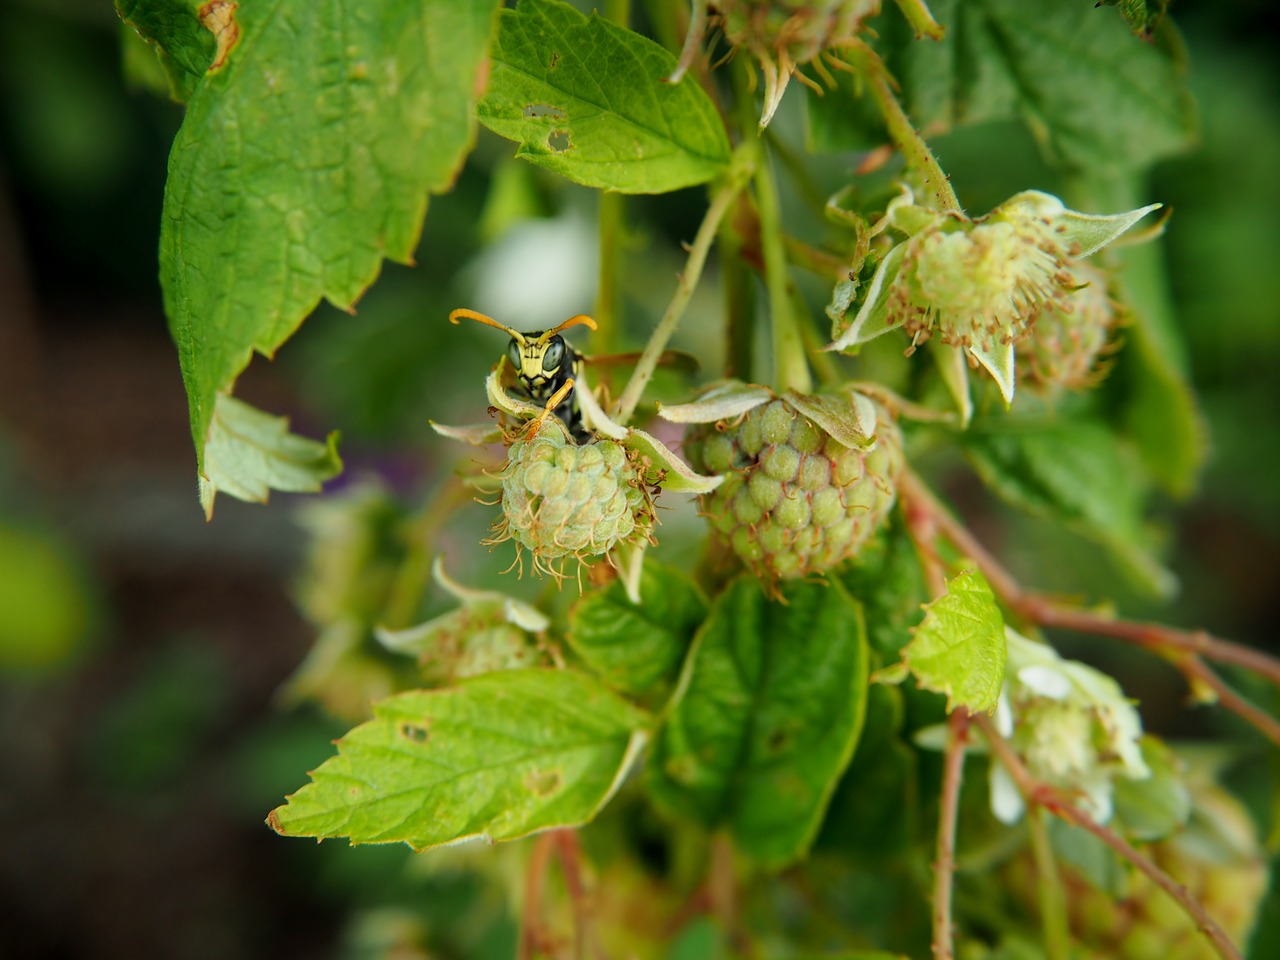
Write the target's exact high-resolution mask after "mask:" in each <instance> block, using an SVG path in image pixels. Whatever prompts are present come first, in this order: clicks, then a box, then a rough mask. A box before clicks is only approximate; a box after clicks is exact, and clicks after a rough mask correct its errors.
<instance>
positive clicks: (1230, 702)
mask: <svg viewBox="0 0 1280 960" xmlns="http://www.w3.org/2000/svg"><path fill="white" fill-rule="evenodd" d="M1178 667H1179V669H1180V670H1181V671H1182V675H1183V676H1184V677H1186V678H1187V680H1188V682H1190V683H1191V684H1192V685H1193V686H1194V684H1195V683H1197V682H1199V683H1202V684H1204V685H1205V686H1206V687H1208V688H1209V689H1210V690H1212V691H1213V692H1214V694H1215V695H1216V696H1217V700H1218V702H1219V703H1220V704H1222V706H1223V708H1224V709H1227V710H1230V711H1231V712H1232V713H1234V714H1235V715H1236V716H1237V717H1239V718H1240V719H1242V720H1244V721H1245V723H1249V724H1252V725H1253V726H1254V727H1256V728H1257V730H1258V731H1259V732H1260V733H1261V734H1262V735H1263V736H1264V737H1266V738H1267V739H1268V740H1270V741H1271V742H1272V743H1274V744H1275V745H1276V746H1278V747H1280V721H1277V720H1276V718H1275V717H1273V716H1271V714H1269V713H1267V712H1266V711H1265V710H1263V709H1262V708H1261V707H1259V706H1257V705H1256V704H1253V703H1250V702H1249V700H1248V699H1246V698H1245V697H1243V696H1241V695H1240V694H1239V693H1237V692H1236V691H1235V689H1234V688H1232V687H1231V685H1230V684H1228V683H1227V682H1226V681H1225V680H1223V679H1222V678H1221V677H1220V676H1218V674H1217V673H1216V672H1214V670H1213V668H1211V667H1210V666H1209V665H1208V664H1206V663H1205V662H1204V661H1203V660H1201V659H1200V658H1199V657H1196V656H1189V655H1188V656H1182V657H1180V658H1179V660H1178Z"/></svg>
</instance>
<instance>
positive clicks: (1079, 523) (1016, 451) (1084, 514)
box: [962, 419, 1174, 595]
mask: <svg viewBox="0 0 1280 960" xmlns="http://www.w3.org/2000/svg"><path fill="white" fill-rule="evenodd" d="M962 442H963V443H964V449H965V452H966V453H967V454H968V456H969V460H970V462H971V463H972V464H973V466H974V469H975V470H977V472H978V475H979V476H980V477H981V478H982V480H983V482H984V483H986V484H987V486H988V487H990V488H991V489H992V490H993V491H995V492H996V493H997V494H998V495H999V496H1000V497H1001V498H1002V499H1004V500H1005V501H1007V502H1008V503H1010V504H1012V505H1013V506H1015V507H1019V508H1020V509H1023V510H1025V511H1027V512H1028V513H1031V514H1032V515H1035V516H1040V517H1045V518H1048V519H1050V520H1052V521H1054V522H1056V523H1060V524H1062V525H1064V526H1065V527H1067V528H1068V529H1070V530H1072V531H1074V532H1075V533H1077V534H1079V535H1080V536H1083V537H1086V538H1088V539H1090V540H1092V541H1094V542H1095V543H1098V544H1101V545H1102V546H1104V547H1106V548H1107V550H1108V551H1110V552H1111V554H1112V555H1113V556H1115V557H1116V559H1117V560H1118V561H1119V562H1120V563H1121V565H1122V566H1123V569H1124V570H1125V571H1126V572H1127V573H1129V574H1131V576H1132V578H1133V580H1134V582H1135V585H1137V586H1141V587H1143V588H1144V589H1146V590H1147V591H1148V592H1153V593H1156V594H1159V595H1165V594H1168V593H1169V592H1171V591H1172V590H1173V587H1174V583H1173V579H1172V574H1170V573H1169V572H1168V571H1167V570H1165V569H1164V568H1163V567H1161V566H1160V564H1159V563H1158V562H1157V561H1156V559H1155V558H1154V557H1153V556H1152V555H1151V553H1150V552H1149V550H1150V548H1149V539H1150V538H1149V536H1148V535H1147V533H1146V531H1145V529H1144V526H1143V519H1142V508H1143V504H1144V502H1145V498H1146V490H1145V483H1144V480H1143V474H1142V470H1141V469H1140V468H1139V466H1138V464H1137V463H1135V462H1134V458H1133V457H1132V456H1130V455H1129V452H1128V451H1127V450H1126V449H1125V448H1124V447H1123V445H1122V441H1121V439H1120V438H1119V437H1118V436H1117V435H1116V434H1115V433H1114V432H1113V431H1111V430H1110V429H1108V428H1107V427H1106V426H1104V425H1103V424H1101V423H1098V422H1096V421H1091V420H1066V419H1056V420H1048V421H1040V420H1011V419H1001V420H995V419H993V420H988V421H983V422H981V423H977V424H975V425H974V426H973V427H972V428H971V429H970V430H969V431H968V433H966V434H965V435H964V436H963V438H962Z"/></svg>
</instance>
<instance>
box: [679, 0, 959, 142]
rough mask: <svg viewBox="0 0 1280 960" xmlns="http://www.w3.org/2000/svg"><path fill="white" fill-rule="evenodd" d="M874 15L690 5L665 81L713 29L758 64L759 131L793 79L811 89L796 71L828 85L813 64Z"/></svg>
mask: <svg viewBox="0 0 1280 960" xmlns="http://www.w3.org/2000/svg"><path fill="white" fill-rule="evenodd" d="M917 6H922V5H917ZM879 12H880V0H715V2H712V3H711V4H710V11H708V3H707V0H693V3H692V14H691V16H690V19H689V35H688V37H687V38H686V39H685V43H684V49H683V50H682V52H681V55H680V62H679V65H678V66H677V67H676V70H675V72H674V73H672V75H671V77H670V80H671V81H672V82H675V81H678V80H679V79H680V77H681V76H683V75H684V72H685V71H686V70H687V69H688V68H689V65H690V64H691V63H692V62H693V59H694V57H695V56H696V55H697V51H698V48H699V46H700V45H701V42H702V38H703V36H704V35H705V34H706V32H707V28H708V26H718V27H719V28H720V29H721V30H722V31H723V33H724V38H725V40H726V41H727V42H728V44H729V45H730V46H731V47H733V48H734V49H735V50H742V51H745V52H747V53H749V54H750V55H751V56H752V57H753V58H754V59H755V60H756V62H757V64H759V67H760V72H761V74H762V75H763V77H764V108H763V111H762V113H761V116H760V126H761V127H766V126H768V125H769V121H770V120H772V119H773V114H774V112H775V111H776V110H777V109H778V104H779V103H781V102H782V95H783V93H785V92H786V89H787V84H788V83H789V82H790V80H791V78H792V77H793V76H795V77H798V78H799V79H800V81H801V82H803V83H806V84H808V85H809V86H814V87H816V84H815V83H814V81H813V80H811V79H809V78H807V77H805V76H804V74H802V73H800V72H799V71H800V68H801V67H802V66H805V65H807V64H813V65H814V69H815V72H816V73H818V74H819V76H821V77H823V78H825V79H826V80H827V81H828V82H830V76H829V74H828V72H827V70H826V67H824V66H822V63H821V60H820V59H819V58H820V57H821V56H822V55H823V54H824V53H825V52H827V51H831V50H838V49H840V48H842V47H846V46H848V45H850V44H852V43H855V42H856V37H857V35H858V33H859V32H861V30H862V27H863V22H864V21H865V20H867V19H868V18H869V17H872V16H875V15H876V14H877V13H879ZM709 14H710V15H709ZM926 20H927V24H928V26H926V28H925V29H926V32H929V33H930V34H931V35H933V36H934V37H935V38H938V37H941V35H942V32H941V27H939V26H938V25H937V23H935V22H934V21H933V20H932V18H925V20H920V21H919V23H925V21H926ZM913 22H914V21H913ZM916 25H917V29H919V24H916Z"/></svg>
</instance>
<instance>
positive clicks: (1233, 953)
mask: <svg viewBox="0 0 1280 960" xmlns="http://www.w3.org/2000/svg"><path fill="white" fill-rule="evenodd" d="M973 722H974V723H975V724H976V725H977V726H978V728H979V729H980V730H981V731H982V733H983V735H984V736H985V737H986V739H987V742H988V743H989V744H990V746H991V751H992V753H994V754H995V756H996V758H997V759H998V760H999V761H1000V763H1001V764H1003V765H1004V768H1005V769H1006V770H1007V771H1009V776H1011V777H1012V778H1013V781H1014V782H1015V783H1016V784H1017V785H1018V789H1019V790H1020V791H1021V792H1022V795H1023V796H1024V797H1026V798H1027V799H1028V801H1029V802H1034V803H1036V804H1039V805H1040V806H1043V807H1044V808H1045V809H1046V810H1048V811H1049V812H1050V813H1052V814H1054V815H1055V816H1057V817H1061V818H1062V819H1063V820H1066V821H1067V822H1068V823H1075V824H1079V825H1080V826H1081V827H1084V829H1086V830H1088V831H1089V832H1090V833H1092V834H1093V835H1094V836H1095V837H1097V838H1098V839H1099V840H1101V841H1102V842H1103V843H1105V844H1106V845H1107V846H1109V847H1110V848H1111V849H1112V850H1114V851H1115V852H1116V853H1118V854H1120V856H1122V857H1124V859H1126V860H1128V861H1129V862H1130V863H1132V864H1133V865H1134V866H1135V867H1137V868H1138V869H1139V870H1141V871H1142V872H1143V873H1145V874H1146V875H1147V876H1148V877H1149V878H1150V879H1151V881H1152V882H1153V883H1154V884H1155V885H1156V886H1158V887H1159V888H1160V889H1161V890H1163V891H1164V892H1165V893H1167V894H1169V896H1171V897H1173V899H1174V900H1175V901H1177V903H1178V905H1179V906H1180V907H1182V909H1183V910H1185V911H1186V913H1187V915H1188V916H1189V917H1191V919H1192V920H1194V921H1195V923H1196V926H1197V927H1198V928H1199V929H1200V932H1201V933H1203V934H1204V935H1205V936H1206V937H1207V938H1208V939H1209V942H1210V944H1212V946H1213V949H1214V951H1215V952H1216V953H1217V954H1218V956H1219V957H1221V958H1222V960H1241V956H1240V952H1239V951H1238V950H1237V949H1236V948H1235V946H1234V945H1233V944H1232V943H1231V940H1230V939H1229V938H1228V937H1227V935H1226V934H1225V933H1224V932H1223V930H1222V928H1221V927H1220V926H1218V924H1217V921H1215V920H1214V919H1213V918H1212V917H1211V916H1209V914H1208V913H1207V912H1206V911H1205V908H1204V905H1203V904H1201V903H1200V902H1199V901H1198V900H1196V898H1195V897H1193V896H1191V894H1190V893H1189V892H1188V890H1187V888H1186V887H1184V886H1183V885H1182V884H1180V883H1178V882H1177V881H1176V880H1174V879H1173V877H1171V876H1169V875H1168V874H1167V873H1165V872H1164V871H1163V870H1161V869H1160V868H1159V867H1158V866H1156V864H1155V863H1154V862H1152V861H1151V859H1150V858H1148V857H1146V856H1145V855H1143V854H1142V853H1139V852H1138V851H1137V850H1135V849H1134V848H1133V847H1132V846H1131V845H1130V844H1129V842H1128V841H1127V840H1125V839H1124V837H1122V836H1120V835H1119V834H1118V833H1116V832H1115V831H1114V830H1111V829H1109V828H1107V827H1104V826H1103V825H1102V824H1100V823H1098V822H1097V821H1095V820H1094V819H1093V818H1092V817H1090V816H1089V815H1088V814H1086V813H1085V812H1084V811H1083V810H1081V809H1080V808H1079V807H1077V806H1075V805H1074V804H1073V803H1071V802H1070V801H1069V800H1068V799H1066V798H1065V797H1064V796H1063V794H1062V792H1061V791H1059V790H1057V789H1055V788H1054V787H1052V786H1050V785H1049V784H1047V783H1044V782H1043V781H1041V780H1038V779H1037V778H1036V777H1035V776H1033V775H1032V773H1031V771H1029V770H1028V769H1027V768H1026V765H1025V764H1023V762H1022V760H1021V758H1020V757H1019V756H1018V755H1017V753H1015V752H1014V750H1013V747H1011V746H1010V745H1009V743H1008V741H1007V740H1005V739H1004V737H1002V736H1000V734H999V732H998V731H997V730H996V729H995V726H994V724H992V722H991V721H990V720H989V719H988V718H987V717H984V716H981V715H975V716H974V717H973Z"/></svg>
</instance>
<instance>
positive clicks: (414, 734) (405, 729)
mask: <svg viewBox="0 0 1280 960" xmlns="http://www.w3.org/2000/svg"><path fill="white" fill-rule="evenodd" d="M400 736H402V737H404V738H405V739H406V740H411V741H413V742H414V743H426V742H427V738H428V737H429V736H431V734H430V733H428V732H427V728H426V727H425V726H423V725H422V724H420V723H402V724H400Z"/></svg>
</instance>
